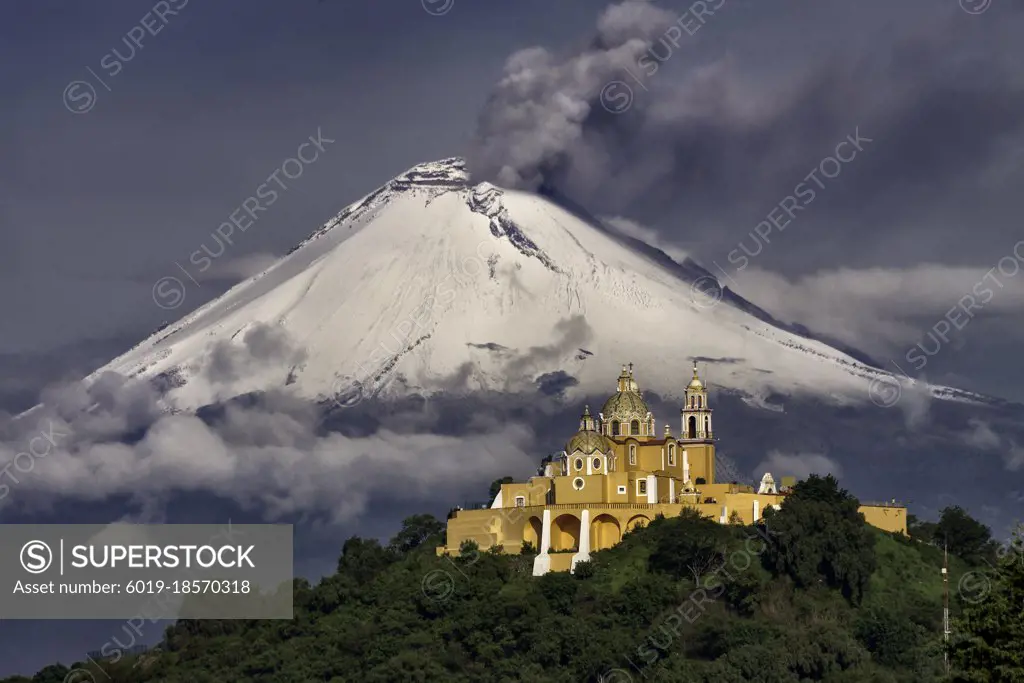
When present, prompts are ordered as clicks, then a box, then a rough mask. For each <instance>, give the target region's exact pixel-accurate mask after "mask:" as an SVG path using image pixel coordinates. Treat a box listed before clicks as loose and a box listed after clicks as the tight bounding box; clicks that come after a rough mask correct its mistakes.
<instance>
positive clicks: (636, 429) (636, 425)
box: [629, 420, 640, 436]
mask: <svg viewBox="0 0 1024 683" xmlns="http://www.w3.org/2000/svg"><path fill="white" fill-rule="evenodd" d="M629 431H630V433H631V434H632V435H633V436H639V435H640V420H633V422H632V423H631V424H630V425H629Z"/></svg>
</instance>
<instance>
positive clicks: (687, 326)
mask: <svg viewBox="0 0 1024 683" xmlns="http://www.w3.org/2000/svg"><path fill="white" fill-rule="evenodd" d="M265 326H272V328H275V329H277V330H279V331H280V332H283V333H284V334H280V335H278V337H275V338H273V339H270V340H268V339H266V338H265V337H267V333H266V327H265ZM257 332H258V333H259V334H257ZM247 335H250V336H247ZM270 336H271V337H273V335H270ZM275 339H276V341H275ZM282 339H286V340H287V341H286V343H285V342H282V341H281V340H282ZM243 353H245V354H249V355H250V356H252V358H249V359H248V361H247V362H245V363H240V362H236V363H234V365H233V366H232V364H231V363H230V362H227V361H226V360H225V359H227V360H230V359H231V358H233V357H234V356H232V354H243ZM694 357H701V358H707V359H709V360H711V359H718V362H712V363H709V364H705V368H704V375H705V377H706V378H707V379H708V380H709V381H710V382H711V383H712V385H717V386H719V387H727V388H732V389H736V390H738V391H741V392H743V393H744V394H746V395H747V396H748V397H750V400H751V401H752V402H754V403H755V404H756V403H758V402H763V401H764V399H765V398H766V397H767V396H769V395H770V394H771V393H774V392H777V393H782V394H793V393H800V394H811V395H817V396H822V397H824V398H827V399H831V400H833V401H839V402H861V401H865V400H868V399H869V384H870V383H871V381H872V379H876V381H877V378H879V377H883V376H884V374H883V373H880V372H879V371H877V370H874V369H872V368H870V367H868V366H867V365H864V364H862V363H860V362H858V361H856V360H854V359H853V358H851V357H850V356H848V355H846V354H844V353H842V352H840V351H838V350H836V349H834V348H833V347H831V346H828V345H827V344H824V343H821V342H818V341H814V340H811V339H808V338H806V337H801V336H799V335H797V334H794V333H792V332H789V331H786V330H784V329H782V328H780V327H779V326H776V325H773V324H771V323H770V322H765V321H763V320H761V319H758V318H757V317H755V316H754V315H751V313H750V312H748V311H745V310H743V308H742V307H740V306H735V305H732V303H731V302H730V301H729V300H728V299H727V300H725V301H721V302H716V301H715V300H713V299H708V298H704V297H701V296H695V295H694V292H693V290H692V288H691V283H690V282H689V281H687V280H686V279H685V278H683V277H682V276H681V275H680V274H679V272H678V271H677V270H673V269H672V268H669V267H666V265H665V263H664V262H660V261H659V260H658V259H655V258H652V257H651V255H650V254H648V253H644V252H643V251H642V250H638V249H634V248H631V247H630V246H628V245H627V243H625V242H623V240H622V239H619V238H617V237H616V236H615V235H614V234H612V233H610V232H609V230H608V229H607V228H606V227H604V226H600V225H595V224H593V223H591V222H588V221H587V220H585V219H583V218H581V217H580V216H579V215H578V214H577V213H574V212H572V211H569V210H567V209H565V208H563V207H562V206H560V205H558V204H556V203H555V202H553V201H551V200H549V199H547V198H544V197H541V196H539V195H534V194H530V193H523V192H513V191H507V190H502V189H500V188H497V187H494V186H491V185H489V184H481V185H477V186H475V187H474V186H472V185H470V184H469V183H468V179H467V177H466V174H465V170H464V165H463V162H462V160H461V159H457V158H453V159H445V160H442V161H439V162H434V163H428V164H422V165H419V166H416V167H414V168H412V169H410V170H409V171H407V172H406V173H404V174H402V175H400V176H398V177H397V178H395V179H394V180H392V181H390V182H389V183H387V184H386V185H384V186H383V187H381V188H380V189H378V190H377V191H375V192H373V193H371V194H369V195H367V196H366V197H364V198H363V199H361V200H360V201H358V202H356V203H354V204H352V205H351V206H349V207H347V208H346V209H344V210H343V211H342V212H341V213H340V214H338V215H337V216H336V217H335V218H334V219H332V220H331V221H329V222H327V223H326V224H325V225H324V226H323V227H321V228H320V229H318V230H317V231H315V232H314V233H313V234H311V235H310V236H309V238H307V239H306V240H305V241H303V242H302V243H301V244H300V245H298V246H297V247H296V248H295V249H293V250H292V252H291V253H289V254H288V256H286V257H285V258H283V259H282V260H281V261H279V262H278V263H276V264H275V265H273V266H271V267H270V268H269V269H267V270H266V271H264V272H263V273H261V274H259V275H257V276H255V277H253V278H251V279H249V280H247V281H245V282H242V283H240V284H239V285H237V286H235V287H234V288H233V289H231V290H230V291H228V292H227V293H226V294H224V295H223V296H222V297H220V298H218V299H216V300H214V301H212V302H210V303H208V304H206V305H205V306H203V307H201V308H200V309H198V310H196V311H194V312H193V313H191V314H190V315H188V316H186V317H185V318H183V319H182V320H180V321H178V322H177V323H175V324H172V325H170V326H168V327H166V328H165V329H163V330H161V331H160V332H158V333H157V334H155V335H153V336H152V337H150V338H149V339H147V340H145V341H144V342H142V343H141V344H139V345H138V346H136V347H135V348H133V349H131V350H130V351H128V352H127V353H125V354H124V355H122V356H121V357H119V358H117V359H115V360H114V361H112V362H111V363H110V364H108V365H107V366H106V367H105V368H102V369H101V370H100V371H98V372H102V371H104V370H114V371H117V372H119V373H122V374H125V375H129V376H141V377H157V376H165V377H166V376H170V377H172V378H173V379H174V382H175V384H176V388H174V389H173V390H172V391H171V392H170V393H169V394H168V397H169V399H170V400H171V401H172V403H173V404H174V405H175V407H177V408H180V409H194V408H196V407H198V406H201V405H204V404H207V403H211V402H214V401H218V400H225V399H228V398H231V397H232V396H236V395H239V394H242V393H246V392H250V391H259V390H265V389H270V388H282V387H285V386H287V387H288V388H289V389H290V390H291V391H294V392H296V393H297V394H298V395H300V396H303V397H308V398H310V399H316V400H322V399H326V398H333V397H336V396H337V395H339V394H342V395H346V396H348V397H349V398H352V397H353V396H359V395H366V394H368V393H374V394H383V395H400V394H403V393H409V392H416V393H424V394H429V393H432V392H436V391H442V390H474V389H495V390H506V391H517V390H522V391H536V390H537V385H536V380H537V378H538V377H540V376H543V375H545V374H549V373H558V372H559V371H562V372H564V373H567V374H568V375H571V376H572V377H574V378H576V380H578V384H576V385H574V386H572V387H571V388H570V389H569V390H568V391H569V394H570V396H571V395H573V394H574V393H590V392H608V391H611V390H612V387H613V386H614V382H615V378H616V376H617V374H618V371H619V368H620V366H621V365H622V364H623V363H626V362H633V363H635V364H636V366H637V367H636V369H637V376H638V379H639V380H640V382H641V387H642V388H643V389H645V390H652V391H656V392H658V393H659V394H662V395H666V396H679V395H681V393H682V390H683V388H684V386H685V384H686V382H688V381H689V376H690V364H691V359H692V358H694ZM225 365H228V366H231V367H229V368H228V369H227V370H225V368H224V366H225ZM97 374H98V373H97ZM94 376H95V375H94ZM570 384H571V382H570ZM936 391H937V393H939V394H943V393H945V394H946V395H952V394H950V393H949V392H948V391H946V392H943V391H941V390H938V389H936ZM353 392H354V393H353Z"/></svg>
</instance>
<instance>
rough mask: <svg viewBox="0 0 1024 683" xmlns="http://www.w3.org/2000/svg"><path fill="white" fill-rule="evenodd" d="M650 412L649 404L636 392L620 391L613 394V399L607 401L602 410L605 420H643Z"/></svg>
mask: <svg viewBox="0 0 1024 683" xmlns="http://www.w3.org/2000/svg"><path fill="white" fill-rule="evenodd" d="M649 412H650V408H648V407H647V402H646V401H645V400H644V399H643V397H642V396H641V395H640V394H638V393H637V392H635V391H620V392H618V393H615V394H612V397H611V398H609V399H608V400H607V401H605V402H604V407H603V408H601V413H602V415H603V416H604V419H605V420H613V419H615V418H618V419H620V420H621V419H623V418H636V419H643V418H645V417H647V413H649Z"/></svg>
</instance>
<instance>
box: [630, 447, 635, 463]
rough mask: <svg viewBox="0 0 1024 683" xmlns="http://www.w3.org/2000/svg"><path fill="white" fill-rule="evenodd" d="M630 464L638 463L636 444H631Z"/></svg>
mask: <svg viewBox="0 0 1024 683" xmlns="http://www.w3.org/2000/svg"><path fill="white" fill-rule="evenodd" d="M629 464H630V465H635V464H636V444H632V443H631V444H629Z"/></svg>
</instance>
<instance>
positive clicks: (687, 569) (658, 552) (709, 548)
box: [647, 508, 729, 581]
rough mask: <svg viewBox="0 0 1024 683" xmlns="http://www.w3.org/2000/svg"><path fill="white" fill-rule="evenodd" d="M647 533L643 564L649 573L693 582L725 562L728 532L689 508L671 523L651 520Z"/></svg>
mask: <svg viewBox="0 0 1024 683" xmlns="http://www.w3.org/2000/svg"><path fill="white" fill-rule="evenodd" d="M647 533H648V534H653V535H654V550H653V551H652V552H651V555H650V557H649V558H648V561H647V562H648V566H649V567H650V569H651V570H652V571H657V572H664V573H666V574H669V575H671V576H673V577H675V578H688V579H691V580H693V581H697V580H698V579H699V578H700V577H701V576H703V575H704V574H706V573H708V572H710V571H711V570H712V569H715V568H717V567H720V566H721V565H722V563H723V562H725V552H726V549H727V547H728V537H729V530H728V528H726V527H724V526H722V525H721V524H718V523H717V522H715V521H714V520H712V519H710V518H708V517H704V516H703V515H701V514H700V513H699V512H698V511H697V510H694V509H692V508H686V509H684V510H682V512H681V513H680V514H679V516H678V517H675V518H673V519H664V518H659V519H656V520H654V521H653V522H651V524H650V525H649V528H648V531H647Z"/></svg>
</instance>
